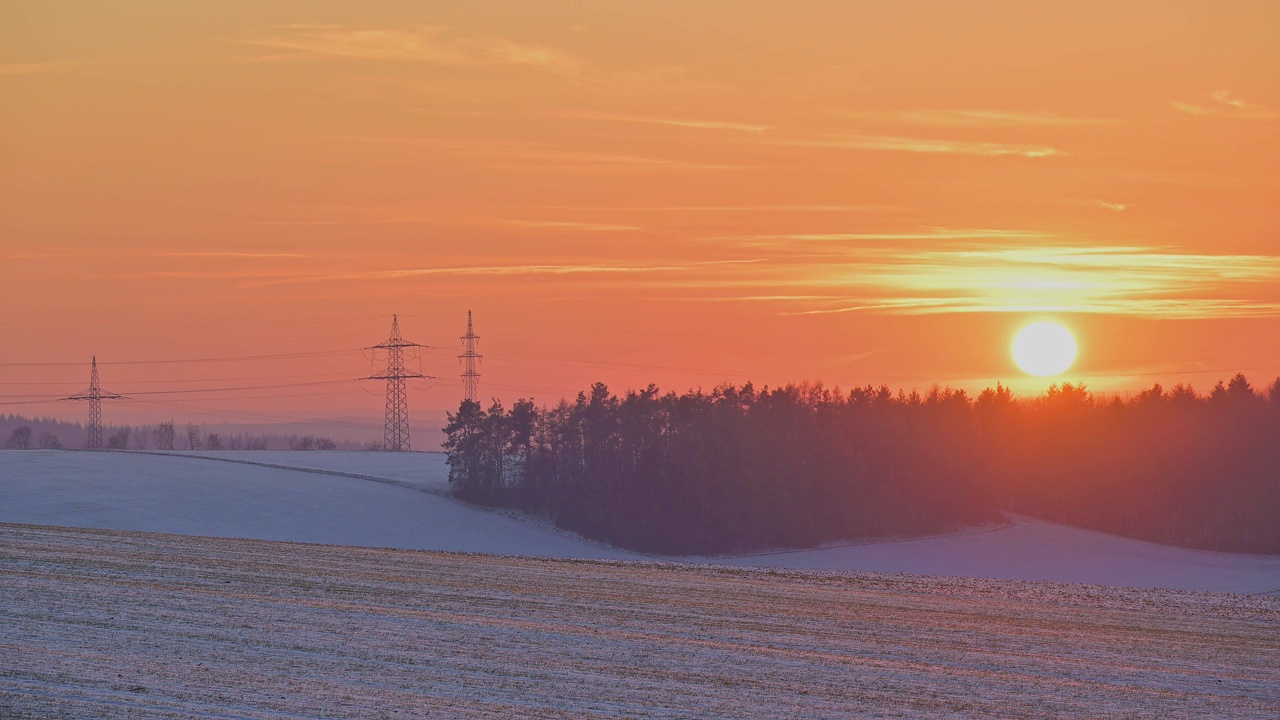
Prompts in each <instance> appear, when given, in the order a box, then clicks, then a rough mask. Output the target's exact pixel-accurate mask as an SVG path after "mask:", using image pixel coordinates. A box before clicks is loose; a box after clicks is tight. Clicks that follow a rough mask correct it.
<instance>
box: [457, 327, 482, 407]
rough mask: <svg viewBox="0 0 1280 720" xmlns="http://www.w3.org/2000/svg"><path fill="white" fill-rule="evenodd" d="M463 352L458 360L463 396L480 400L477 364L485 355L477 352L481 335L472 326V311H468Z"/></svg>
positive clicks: (475, 400) (465, 398)
mask: <svg viewBox="0 0 1280 720" xmlns="http://www.w3.org/2000/svg"><path fill="white" fill-rule="evenodd" d="M461 339H462V354H461V355H459V356H458V362H460V363H462V397H463V399H464V400H470V401H471V402H479V400H478V395H479V384H480V372H479V371H477V370H476V366H477V365H479V364H480V361H481V360H483V359H484V356H483V355H481V354H480V353H478V352H476V342H477V341H478V340H479V339H480V336H479V335H477V334H476V333H475V331H474V330H473V329H472V328H471V311H470V310H468V311H467V334H466V335H463V336H462V338H461Z"/></svg>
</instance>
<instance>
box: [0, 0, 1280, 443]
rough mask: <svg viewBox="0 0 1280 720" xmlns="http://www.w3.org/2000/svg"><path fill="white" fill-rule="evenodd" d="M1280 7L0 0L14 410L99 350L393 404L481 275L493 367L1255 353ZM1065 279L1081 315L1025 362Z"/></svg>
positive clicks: (190, 385)
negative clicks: (1033, 325)
mask: <svg viewBox="0 0 1280 720" xmlns="http://www.w3.org/2000/svg"><path fill="white" fill-rule="evenodd" d="M1278 32H1280V4H1277V3H1275V2H1269V1H1258V2H1244V1H1234V2H1233V1H1225V2H1172V1H1160V2H1154V1H1153V2H1143V1H1120V2H1117V1H1114V0H1113V1H1107V2H1095V1H1093V0H1083V1H1080V0H1077V1H1075V2H1069V3H1068V2H1037V3H1027V2H1020V1H1013V0H1008V1H1004V0H979V1H976V2H969V3H949V2H919V1H915V2H913V1H911V0H903V1H895V2H888V1H884V2H873V1H870V0H867V1H846V2H835V1H833V2H813V1H808V2H806V1H804V0H792V1H789V2H781V1H778V2H753V1H749V0H739V1H728V0H726V1H722V2H718V1H705V0H703V1H700V0H692V1H689V0H681V1H678V2H677V1H669V0H649V1H646V2H634V3H630V2H616V3H602V2H585V1H578V2H569V1H550V0H548V1H542V0H538V1H531V2H525V3H511V2H492V1H490V2H485V1H469V2H465V3H464V2H447V3H446V2H420V1H415V2H376V1H372V2H362V3H349V2H333V1H332V0H308V1H306V2H302V1H298V2H286V1H283V0H255V1H254V2H241V1H237V0H227V1H224V2H218V3H188V2H171V1H170V0H162V1H161V0H157V1H154V2H151V1H142V0H122V1H121V2H117V3H93V2H58V1H55V0H42V1H40V2H23V1H22V0H17V1H11V2H6V3H4V4H3V5H0V167H2V168H3V172H2V173H0V303H2V304H3V307H4V308H5V309H6V311H7V312H6V313H5V316H4V317H3V318H0V333H2V334H3V338H4V340H3V342H0V396H3V397H2V398H0V401H3V402H8V403H19V402H21V403H26V404H21V405H14V404H11V405H9V406H8V407H4V406H0V412H3V411H9V412H23V413H27V414H41V415H54V416H61V417H69V418H78V417H80V416H81V415H83V414H84V411H85V409H84V407H83V406H77V405H74V404H70V403H56V402H53V403H51V402H46V400H45V399H46V398H48V397H53V396H57V395H62V394H70V393H73V392H77V391H79V390H81V389H84V387H85V386H87V382H88V362H89V359H90V358H91V357H92V356H95V355H96V356H97V357H98V359H99V362H100V363H101V368H100V370H101V373H102V383H103V386H104V387H105V388H107V389H108V390H112V391H115V392H120V393H124V394H130V395H132V396H133V397H134V399H133V401H131V402H129V403H122V404H119V405H113V406H111V408H110V409H109V410H108V413H109V414H111V413H114V414H115V418H116V419H129V420H135V421H150V420H154V419H164V418H168V417H177V418H178V419H179V420H180V421H181V420H185V419H188V418H192V419H195V420H197V421H204V422H213V421H216V420H218V419H224V420H244V421H248V420H252V419H259V420H263V421H270V420H293V419H303V418H322V417H368V418H374V419H376V418H378V417H380V415H381V413H382V409H383V399H382V393H383V386H382V385H380V384H379V383H377V382H374V381H364V382H362V383H360V382H355V381H354V380H355V378H359V377H363V376H367V375H370V374H373V373H375V372H378V371H379V370H380V369H381V368H380V367H379V365H378V362H379V361H380V358H379V357H378V356H376V354H372V355H371V353H369V352H368V351H363V352H362V351H361V348H365V347H368V346H372V345H376V344H378V343H379V342H382V341H383V340H385V339H386V338H387V336H388V333H389V331H390V321H391V316H392V315H393V314H397V315H398V316H399V319H400V324H401V328H402V331H403V333H404V336H405V337H406V338H407V339H409V340H411V341H415V342H418V343H422V344H423V345H425V346H428V347H425V348H423V349H421V351H419V353H418V354H417V356H415V357H414V358H413V359H412V360H411V369H418V368H421V371H422V373H423V374H425V375H431V376H433V377H432V378H428V379H423V380H419V381H415V382H414V384H413V385H412V388H413V389H412V390H411V393H410V403H411V410H410V412H411V415H412V416H413V417H414V418H415V419H417V420H421V421H423V422H427V421H438V420H439V419H440V418H442V417H443V413H444V411H445V410H446V409H452V408H456V406H457V403H458V401H459V400H460V399H461V394H462V384H461V380H460V379H459V377H458V375H459V373H460V372H461V368H460V366H459V364H458V361H457V359H456V355H457V354H458V353H459V352H460V351H461V347H460V344H459V340H458V338H459V336H461V335H462V334H463V333H464V332H465V329H466V313H467V311H468V310H471V311H473V313H474V318H475V328H476V333H477V334H478V335H480V336H481V338H482V339H481V341H480V346H479V350H480V351H481V352H482V353H483V354H484V355H485V357H484V360H483V363H482V365H481V367H480V371H481V378H480V393H481V396H482V398H483V399H485V400H486V402H487V400H488V399H490V398H495V397H496V398H501V399H503V400H504V401H506V402H507V403H510V401H512V400H514V399H516V398H518V397H533V398H534V399H536V400H537V401H539V402H541V403H554V402H555V401H557V400H558V399H559V398H560V397H573V396H574V395H576V393H577V392H578V391H579V390H582V389H585V388H586V387H588V385H589V384H590V383H592V382H595V381H603V382H606V383H608V384H609V385H610V387H611V388H612V389H615V390H618V391H623V390H626V389H628V388H642V387H644V386H646V385H648V384H649V383H655V384H657V385H658V386H659V387H661V388H663V389H669V390H676V391H683V390H687V389H690V388H698V387H701V388H703V389H710V388H711V387H714V386H715V385H717V384H721V383H724V382H732V383H742V382H746V381H754V382H755V383H756V384H757V385H758V386H762V385H775V386H776V385H779V384H784V383H788V382H803V381H821V382H823V383H825V384H827V385H829V386H840V387H843V388H848V387H850V386H859V385H866V384H874V385H879V384H887V385H889V386H891V387H893V388H899V387H902V388H906V389H908V390H909V389H911V388H919V389H921V390H925V389H927V388H929V387H930V386H932V385H933V384H939V385H943V386H948V385H949V386H953V387H961V388H965V389H967V390H970V391H971V392H977V391H979V390H981V389H982V388H983V387H987V386H991V385H994V384H995V383H996V382H1002V383H1004V384H1005V385H1007V386H1010V387H1012V388H1013V389H1014V390H1015V392H1016V393H1020V394H1035V393H1038V392H1040V391H1042V390H1043V389H1044V388H1045V387H1046V386H1047V385H1048V384H1049V383H1050V382H1064V381H1067V382H1083V383H1085V385H1086V386H1087V387H1088V388H1089V389H1091V390H1094V391H1096V392H1100V393H1124V392H1132V391H1135V390H1140V389H1142V388H1144V387H1149V386H1150V385H1151V384H1152V383H1155V382H1160V383H1162V384H1164V385H1165V386H1166V387H1168V386H1171V385H1173V384H1175V383H1178V382H1186V383H1191V384H1193V385H1194V386H1195V387H1196V388H1197V389H1199V390H1201V391H1205V390H1208V389H1209V388H1210V387H1211V386H1212V385H1213V383H1214V382H1216V381H1217V380H1218V379H1220V378H1229V377H1230V376H1231V375H1233V374H1234V373H1236V372H1238V371H1241V372H1245V373H1246V375H1248V376H1249V377H1250V378H1252V379H1253V380H1254V382H1255V384H1256V385H1263V386H1265V385H1266V384H1269V383H1270V381H1271V380H1273V379H1274V378H1276V377H1277V376H1280V320H1278V318H1280V282H1278V281H1280V234H1278V231H1280V177H1277V175H1276V172H1275V168H1277V167H1280V83H1277V82H1276V77H1277V73H1278V71H1280V43H1277V42H1275V38H1276V36H1277V33H1278ZM1044 319H1051V320H1055V321H1057V322H1060V323H1062V324H1063V325H1065V326H1067V327H1068V328H1069V329H1070V330H1071V331H1072V332H1073V333H1074V334H1075V336H1076V338H1077V341H1078V343H1079V346H1080V354H1079V357H1078V359H1077V361H1076V364H1075V365H1074V366H1073V367H1072V368H1071V369H1070V370H1068V371H1067V372H1066V373H1064V374H1063V375H1061V376H1057V377H1054V378H1048V379H1041V378H1032V377H1029V376H1027V375H1026V374H1025V373H1023V372H1021V371H1020V370H1019V369H1018V368H1017V367H1016V366H1015V365H1014V363H1013V361H1012V360H1011V358H1010V353H1009V345H1010V341H1011V339H1012V337H1013V335H1014V333H1015V332H1016V331H1017V329H1018V328H1019V327H1021V326H1024V325H1026V324H1027V323H1030V322H1032V321H1036V320H1044ZM263 356H269V357H263ZM281 356H285V357H281ZM208 358H231V359H225V360H218V361H216V362H198V363H196V362H186V361H191V360H198V359H208ZM156 361H166V362H156ZM168 361H183V362H168ZM301 383H314V384H308V385H301ZM232 388H246V389H243V390H240V389H236V390H233V389H232ZM191 390H201V392H190V391H191ZM159 391H166V392H164V393H160V392H159ZM170 391H172V392H170ZM109 419H110V418H109Z"/></svg>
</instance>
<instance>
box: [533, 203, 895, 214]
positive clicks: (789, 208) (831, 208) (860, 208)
mask: <svg viewBox="0 0 1280 720" xmlns="http://www.w3.org/2000/svg"><path fill="white" fill-rule="evenodd" d="M551 209H555V210H585V211H624V212H654V213H668V212H669V213H682V212H691V213H722V212H728V213H742V212H759V213H790V212H798V213H864V212H888V211H896V210H907V209H909V208H908V207H907V206H905V205H651V206H644V205H558V206H553V207H552V208H551Z"/></svg>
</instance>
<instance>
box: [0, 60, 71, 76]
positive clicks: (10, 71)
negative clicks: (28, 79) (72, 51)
mask: <svg viewBox="0 0 1280 720" xmlns="http://www.w3.org/2000/svg"><path fill="white" fill-rule="evenodd" d="M63 65H64V63H51V62H47V63H0V77H4V76H6V75H38V74H40V73H46V72H51V71H53V70H56V69H58V68H59V67H62V66H63Z"/></svg>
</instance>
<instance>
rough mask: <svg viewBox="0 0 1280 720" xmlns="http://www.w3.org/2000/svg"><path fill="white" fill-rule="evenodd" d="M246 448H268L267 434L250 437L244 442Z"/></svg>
mask: <svg viewBox="0 0 1280 720" xmlns="http://www.w3.org/2000/svg"><path fill="white" fill-rule="evenodd" d="M244 449H245V450H266V449H267V436H266V435H259V436H258V437H253V438H248V439H247V440H245V443H244Z"/></svg>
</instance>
